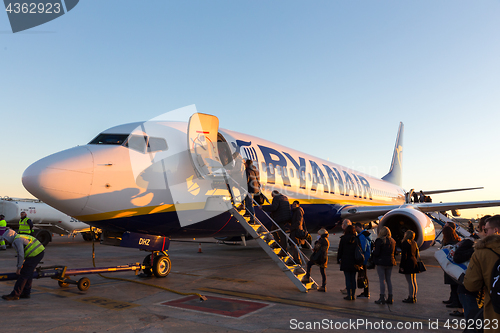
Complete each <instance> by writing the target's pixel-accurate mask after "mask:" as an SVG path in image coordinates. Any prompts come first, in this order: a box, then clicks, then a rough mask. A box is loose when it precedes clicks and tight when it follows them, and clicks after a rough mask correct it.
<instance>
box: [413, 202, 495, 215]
mask: <svg viewBox="0 0 500 333" xmlns="http://www.w3.org/2000/svg"><path fill="white" fill-rule="evenodd" d="M413 206H415V207H417V208H418V209H419V210H421V211H422V212H424V213H426V212H436V211H439V212H444V211H447V210H452V209H470V208H484V207H494V206H500V200H492V201H466V202H448V203H447V202H445V203H425V202H423V203H417V204H414V205H413Z"/></svg>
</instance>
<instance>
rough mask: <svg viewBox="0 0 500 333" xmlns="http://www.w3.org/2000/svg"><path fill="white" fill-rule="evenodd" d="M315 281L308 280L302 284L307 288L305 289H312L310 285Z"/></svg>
mask: <svg viewBox="0 0 500 333" xmlns="http://www.w3.org/2000/svg"><path fill="white" fill-rule="evenodd" d="M315 283H316V282H314V281H313V282H309V283H306V284H304V286H305V287H306V288H307V290H310V289H312V287H313V286H314V284H315Z"/></svg>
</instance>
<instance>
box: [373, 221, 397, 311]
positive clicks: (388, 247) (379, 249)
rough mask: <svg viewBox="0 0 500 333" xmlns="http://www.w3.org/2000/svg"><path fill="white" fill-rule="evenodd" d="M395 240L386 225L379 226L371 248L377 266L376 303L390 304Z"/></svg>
mask: <svg viewBox="0 0 500 333" xmlns="http://www.w3.org/2000/svg"><path fill="white" fill-rule="evenodd" d="M395 253H396V241H395V240H394V239H393V238H392V237H391V231H390V230H389V228H387V227H379V230H378V237H377V239H376V240H375V249H374V250H373V262H374V264H375V265H376V266H377V274H378V279H379V283H380V298H379V300H378V301H375V303H376V304H385V303H387V304H392V281H391V274H392V267H393V266H396V259H395V258H394V254H395ZM386 283H387V291H388V295H387V299H385V284H386Z"/></svg>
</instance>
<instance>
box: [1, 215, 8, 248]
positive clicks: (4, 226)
mask: <svg viewBox="0 0 500 333" xmlns="http://www.w3.org/2000/svg"><path fill="white" fill-rule="evenodd" d="M5 229H7V221H5V220H1V221H0V231H5ZM0 246H5V241H4V240H0Z"/></svg>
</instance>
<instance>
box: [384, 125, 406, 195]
mask: <svg viewBox="0 0 500 333" xmlns="http://www.w3.org/2000/svg"><path fill="white" fill-rule="evenodd" d="M403 130H404V125H403V123H402V122H400V123H399V130H398V136H397V138H396V145H395V146H394V153H393V155H392V162H391V169H390V170H389V173H388V174H387V175H385V176H384V177H382V179H383V180H385V181H388V182H390V183H393V184H396V185H398V186H401V184H402V182H401V181H402V178H403Z"/></svg>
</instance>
